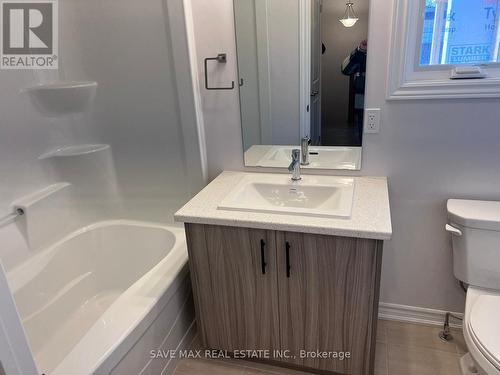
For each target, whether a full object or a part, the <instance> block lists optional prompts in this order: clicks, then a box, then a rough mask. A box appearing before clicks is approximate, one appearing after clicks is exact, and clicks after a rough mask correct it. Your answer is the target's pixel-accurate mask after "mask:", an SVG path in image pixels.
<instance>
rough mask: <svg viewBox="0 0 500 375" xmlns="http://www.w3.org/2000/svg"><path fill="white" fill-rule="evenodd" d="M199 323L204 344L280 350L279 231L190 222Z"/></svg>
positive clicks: (191, 253)
mask: <svg viewBox="0 0 500 375" xmlns="http://www.w3.org/2000/svg"><path fill="white" fill-rule="evenodd" d="M186 235H187V238H188V248H189V263H190V267H191V277H192V280H193V290H194V296H195V304H196V313H197V316H196V318H197V322H198V328H199V332H200V338H201V341H202V344H203V346H204V347H206V348H210V349H219V350H227V351H235V350H259V349H261V350H262V349H269V350H274V349H278V348H279V322H278V317H279V314H278V294H277V293H278V292H277V283H276V278H277V273H276V242H275V232H274V231H266V230H257V229H247V228H235V227H222V226H212V225H198V224H186Z"/></svg>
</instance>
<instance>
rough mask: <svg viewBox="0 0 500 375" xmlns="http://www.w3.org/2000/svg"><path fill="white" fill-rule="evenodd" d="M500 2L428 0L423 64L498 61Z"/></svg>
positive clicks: (424, 28) (485, 0)
mask: <svg viewBox="0 0 500 375" xmlns="http://www.w3.org/2000/svg"><path fill="white" fill-rule="evenodd" d="M499 3H500V1H499V0H447V1H446V0H444V1H440V0H427V1H426V7H425V15H424V26H423V35H422V48H421V56H420V64H421V65H437V64H451V65H457V64H481V63H491V62H497V60H498V54H499V49H498V44H499V41H500V32H499V28H498V24H499V22H498V17H499V16H500V14H499V12H498V11H499V10H500V9H499Z"/></svg>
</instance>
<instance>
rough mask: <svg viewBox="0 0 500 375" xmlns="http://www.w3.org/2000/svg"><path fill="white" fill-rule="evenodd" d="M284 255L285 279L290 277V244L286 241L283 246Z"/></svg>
mask: <svg viewBox="0 0 500 375" xmlns="http://www.w3.org/2000/svg"><path fill="white" fill-rule="evenodd" d="M285 255H286V277H288V278H289V277H290V269H291V268H292V267H291V266H290V243H289V242H288V241H287V242H286V245H285Z"/></svg>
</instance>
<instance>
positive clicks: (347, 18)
mask: <svg viewBox="0 0 500 375" xmlns="http://www.w3.org/2000/svg"><path fill="white" fill-rule="evenodd" d="M353 5H354V4H353V3H352V2H351V1H348V2H347V3H346V8H345V13H344V17H342V18H341V19H340V20H339V21H340V22H342V25H344V26H345V27H352V26H354V24H355V23H356V22H358V19H359V18H358V17H356V13H355V12H354V8H353Z"/></svg>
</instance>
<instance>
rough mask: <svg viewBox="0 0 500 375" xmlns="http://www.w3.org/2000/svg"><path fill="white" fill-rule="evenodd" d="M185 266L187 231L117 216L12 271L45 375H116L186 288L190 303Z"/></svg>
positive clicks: (19, 303)
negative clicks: (114, 371) (170, 302)
mask: <svg viewBox="0 0 500 375" xmlns="http://www.w3.org/2000/svg"><path fill="white" fill-rule="evenodd" d="M186 263H187V251H186V243H185V236H184V230H183V229H182V228H178V227H173V226H165V225H159V224H152V223H147V222H135V221H125V220H118V221H105V222H99V223H95V224H93V225H91V226H88V227H85V228H83V229H80V230H78V231H76V232H74V233H72V234H70V235H68V236H67V237H65V238H64V239H62V240H61V241H59V242H57V243H55V244H53V245H51V246H50V247H48V248H47V249H45V250H43V251H41V252H40V253H39V254H37V255H36V256H35V257H33V258H32V259H31V260H30V261H29V262H28V263H26V264H23V265H22V266H21V267H18V268H17V269H14V270H13V271H12V272H10V273H9V275H8V278H9V282H10V285H11V288H12V291H13V293H14V297H15V300H16V303H17V306H18V310H19V314H20V316H21V319H22V321H23V324H24V328H25V331H26V335H27V337H28V341H29V343H30V346H31V350H32V352H33V355H34V357H35V361H36V363H37V366H38V369H39V371H40V373H43V374H47V375H48V374H50V375H69V374H71V375H89V374H109V373H111V372H112V371H113V369H114V368H115V367H116V366H117V365H119V363H120V362H123V361H124V358H125V357H126V355H127V353H128V352H129V351H130V350H131V349H132V348H133V347H134V345H136V343H137V342H138V340H139V339H140V338H141V337H142V336H145V333H147V330H148V328H149V327H150V326H151V325H152V324H153V323H154V322H155V320H156V319H158V317H159V316H160V314H161V313H162V311H164V310H165V307H166V306H167V305H168V303H169V300H171V299H172V297H174V296H175V295H176V293H178V290H179V289H182V288H181V286H183V291H182V293H181V297H180V298H178V299H179V300H180V303H178V305H181V306H182V305H183V304H184V305H186V304H189V302H186V301H187V300H188V299H189V295H188V294H189V286H188V287H186V286H185V284H186V283H188V281H186V279H187V266H186ZM183 300H184V302H183ZM170 315H172V313H169V316H170ZM190 316H191V315H190ZM189 319H191V318H189ZM166 333H168V331H166ZM152 345H153V344H152ZM143 349H144V353H146V352H149V350H153V349H157V348H156V347H150V348H143ZM146 349H147V351H146ZM169 349H175V348H169ZM144 353H143V354H142V355H143V356H144ZM135 355H136V356H137V355H138V354H137V353H136V354H135ZM140 355H141V354H140ZM145 360H147V358H141V361H145ZM137 371H138V370H137ZM130 373H134V372H133V371H131V372H130ZM137 373H138V372H135V374H137Z"/></svg>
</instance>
